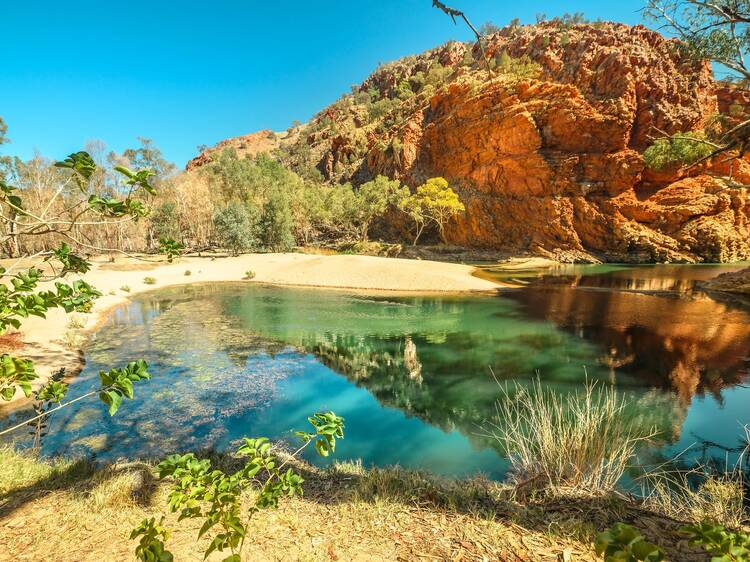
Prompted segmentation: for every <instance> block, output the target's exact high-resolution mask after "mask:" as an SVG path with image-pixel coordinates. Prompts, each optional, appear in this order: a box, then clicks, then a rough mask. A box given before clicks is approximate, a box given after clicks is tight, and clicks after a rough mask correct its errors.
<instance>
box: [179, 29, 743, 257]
mask: <svg viewBox="0 0 750 562" xmlns="http://www.w3.org/2000/svg"><path fill="white" fill-rule="evenodd" d="M678 46H679V45H678V43H677V42H676V41H675V40H670V39H666V38H664V37H663V36H661V35H660V34H659V33H657V32H654V31H651V30H649V29H647V28H645V27H642V26H635V27H630V26H626V25H621V24H611V23H601V24H592V25H585V24H582V25H563V24H560V23H554V22H550V23H543V24H538V25H533V26H515V27H508V28H505V29H503V30H501V31H500V32H498V33H496V34H494V35H493V36H492V37H491V38H489V41H488V44H487V46H486V49H485V52H486V54H487V55H488V56H490V57H492V59H491V61H492V64H493V65H495V66H496V69H495V71H494V72H493V73H492V75H489V74H488V72H487V70H486V67H485V64H484V63H483V62H481V61H479V60H477V57H478V55H479V53H478V52H476V47H474V52H473V53H472V51H471V50H470V46H467V45H465V44H461V43H450V44H448V45H445V46H443V47H441V48H438V49H435V50H433V51H429V52H427V53H425V54H423V55H419V56H416V57H409V58H407V59H403V60H401V61H397V62H395V63H391V64H390V65H386V66H384V67H382V68H380V69H378V70H377V71H376V72H375V73H374V74H373V75H372V76H371V77H370V78H368V80H366V81H365V82H364V83H363V84H362V86H361V87H360V88H359V91H358V92H356V93H355V94H353V95H352V96H349V97H348V98H344V99H343V100H340V101H339V102H337V103H336V104H334V105H332V106H331V107H329V108H327V109H326V110H325V111H324V112H321V114H319V115H318V116H316V117H315V118H314V119H313V120H312V122H311V123H310V124H309V125H308V126H307V128H306V129H305V130H303V131H302V133H301V134H300V135H299V137H298V138H296V139H294V140H293V141H290V142H288V143H287V147H288V149H289V152H290V153H292V152H293V153H301V152H302V151H301V150H299V147H300V146H301V147H303V148H304V153H305V154H309V158H310V159H312V161H313V163H314V164H315V165H317V167H318V169H319V170H320V171H321V172H322V174H323V175H324V177H325V179H327V180H328V181H352V182H353V183H355V184H358V183H361V182H363V181H367V180H368V179H370V178H372V177H374V176H375V175H377V174H384V175H387V176H390V177H393V178H399V179H401V180H402V181H404V182H405V183H407V184H408V185H410V186H412V187H414V186H416V185H418V184H420V183H421V182H423V181H424V180H425V179H427V178H429V177H433V176H443V177H445V178H447V179H448V180H449V182H450V183H451V185H452V186H453V187H454V189H455V190H456V191H457V192H458V193H459V196H460V198H461V200H462V201H463V203H464V205H465V207H466V212H465V213H464V214H463V215H461V216H459V217H457V218H456V219H455V220H454V221H453V222H452V223H451V224H450V225H449V226H448V228H447V238H448V241H449V242H452V243H454V244H458V245H463V246H467V247H473V248H486V249H495V250H503V251H511V252H529V253H535V254H541V255H545V256H552V257H556V258H558V259H602V260H609V261H628V262H633V261H638V262H642V261H684V262H699V261H734V260H740V259H748V258H750V236H749V235H750V227H749V226H748V217H749V215H750V200H749V199H748V195H747V191H746V190H745V189H743V188H736V187H729V186H730V185H734V184H735V183H736V182H747V183H750V163H748V162H744V161H741V162H735V163H733V164H731V165H730V164H729V163H727V162H724V161H720V162H708V163H705V164H703V165H701V166H698V167H695V168H691V169H686V168H684V167H683V168H679V167H675V168H674V169H667V170H659V171H655V170H649V169H647V168H646V166H645V164H644V158H643V151H644V150H645V149H646V148H647V147H648V145H649V144H650V143H651V142H652V140H653V137H654V136H659V135H662V134H673V133H677V132H682V131H695V130H701V129H703V128H704V127H706V126H707V125H708V124H710V123H713V122H714V121H715V120H714V119H713V118H714V117H715V116H716V114H717V113H718V112H719V111H722V112H725V113H727V114H728V115H732V116H734V117H733V118H734V119H735V120H736V119H739V118H740V117H742V116H744V115H745V112H746V108H747V107H748V101H749V100H750V95H748V93H747V92H745V91H744V90H740V89H737V88H729V87H726V86H719V85H717V84H716V83H715V82H714V80H713V77H712V73H711V68H710V66H709V64H708V63H696V62H693V61H691V60H689V59H688V58H686V57H685V56H683V54H682V52H681V50H680V49H679V48H678ZM436 76H437V77H439V79H440V80H441V81H440V82H439V83H436V82H435V77H436ZM404 84H406V85H407V86H408V88H410V89H411V88H412V87H413V90H414V91H415V94H416V95H413V96H412V95H411V90H410V91H409V92H406V93H407V94H409V95H404ZM362 99H364V101H361V100H362ZM370 103H373V104H378V103H379V104H380V105H379V106H378V107H377V110H378V111H377V112H376V111H373V110H372V107H373V106H372V105H368V104H370ZM362 104H365V106H366V107H368V108H370V109H369V111H370V113H369V115H370V116H369V120H368V113H367V111H368V110H365V109H363V107H364V106H363V105H362ZM379 113H382V115H380V114H379ZM748 113H750V111H748ZM373 116H374V117H373ZM727 120H728V119H727ZM283 144H284V142H283V141H282V145H283ZM295 147H297V149H295ZM202 156H203V155H202ZM202 156H201V157H202ZM201 157H199V158H201ZM193 162H196V161H193ZM191 165H194V164H193V163H191ZM725 176H732V178H733V180H734V181H732V182H729V181H727V179H726V177H725Z"/></svg>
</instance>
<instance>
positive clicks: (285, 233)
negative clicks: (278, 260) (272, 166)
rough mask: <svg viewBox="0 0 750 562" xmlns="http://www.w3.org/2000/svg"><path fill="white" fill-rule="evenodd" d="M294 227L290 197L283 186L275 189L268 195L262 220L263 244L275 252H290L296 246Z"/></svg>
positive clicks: (261, 233)
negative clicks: (282, 188)
mask: <svg viewBox="0 0 750 562" xmlns="http://www.w3.org/2000/svg"><path fill="white" fill-rule="evenodd" d="M293 227H294V224H293V222H292V212H291V209H290V205H289V198H288V197H287V195H286V194H285V193H284V192H283V191H282V190H281V188H276V189H273V190H272V191H271V192H270V193H269V195H268V200H267V201H266V204H265V206H264V207H263V216H262V218H261V220H260V226H259V230H260V237H261V240H262V241H263V245H264V246H265V247H266V248H268V249H269V250H272V251H274V252H288V251H289V250H291V249H292V248H294V235H293V234H292V228H293Z"/></svg>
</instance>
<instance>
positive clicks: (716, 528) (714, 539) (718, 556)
mask: <svg viewBox="0 0 750 562" xmlns="http://www.w3.org/2000/svg"><path fill="white" fill-rule="evenodd" d="M680 530H681V531H682V532H683V533H685V534H686V535H688V536H689V537H690V545H691V546H702V547H703V548H704V549H705V550H706V552H708V553H709V554H711V556H712V558H711V560H712V561H714V560H715V561H718V562H724V561H726V562H748V561H750V534H748V533H744V532H741V531H729V530H727V529H726V528H725V527H724V526H722V525H716V524H714V523H711V522H709V521H705V522H703V523H701V524H699V525H687V526H685V527H683V528H682V529H680Z"/></svg>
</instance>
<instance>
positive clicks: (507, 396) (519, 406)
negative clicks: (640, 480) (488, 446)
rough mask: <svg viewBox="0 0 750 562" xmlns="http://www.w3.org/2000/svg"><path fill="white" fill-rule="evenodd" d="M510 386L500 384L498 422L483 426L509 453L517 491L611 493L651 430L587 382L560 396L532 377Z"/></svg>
mask: <svg viewBox="0 0 750 562" xmlns="http://www.w3.org/2000/svg"><path fill="white" fill-rule="evenodd" d="M512 390H513V392H511V391H509V389H508V387H507V386H506V387H503V388H502V395H501V397H500V399H499V400H498V401H497V405H496V407H497V421H495V422H487V423H486V424H485V428H486V430H487V433H488V435H489V436H490V437H492V438H494V439H495V440H496V441H497V442H498V444H499V445H500V446H501V447H502V449H503V450H504V451H505V452H506V453H507V454H508V457H509V459H510V463H511V476H510V477H511V479H512V480H513V481H514V482H515V484H516V486H517V487H518V488H519V489H520V488H524V487H530V488H532V489H546V490H550V491H553V492H554V491H563V490H565V491H571V492H583V493H594V494H600V493H606V492H609V491H612V490H613V489H614V488H615V486H616V484H617V482H618V481H619V480H620V478H621V477H622V475H623V473H624V471H625V468H626V467H627V464H628V462H629V461H630V459H631V458H632V457H633V456H634V454H635V450H636V446H637V445H638V444H639V443H641V442H644V441H646V440H649V439H650V438H652V437H653V436H655V434H656V432H655V431H654V430H653V429H649V430H644V429H643V428H642V426H641V425H640V424H638V423H637V422H636V420H633V419H631V418H629V417H628V416H627V415H626V412H625V409H626V407H627V406H628V404H629V402H628V401H627V400H626V399H625V398H624V397H622V396H620V395H619V394H618V393H617V391H616V390H615V389H614V388H612V387H609V388H608V387H602V386H597V385H596V384H595V383H587V384H586V386H585V387H584V389H583V390H582V391H579V392H575V393H571V394H566V395H560V394H558V393H556V392H555V391H554V390H552V389H548V388H544V387H543V386H542V384H541V382H540V381H539V380H537V381H535V382H534V383H533V384H532V385H531V387H530V388H525V387H521V386H520V385H518V384H515V385H513V387H512Z"/></svg>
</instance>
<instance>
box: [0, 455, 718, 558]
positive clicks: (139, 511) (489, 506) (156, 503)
mask: <svg viewBox="0 0 750 562" xmlns="http://www.w3.org/2000/svg"><path fill="white" fill-rule="evenodd" d="M214 464H215V465H216V466H218V467H220V468H222V469H224V470H233V469H236V468H237V466H236V464H237V460H236V459H233V458H232V457H228V456H226V455H216V456H214ZM296 469H297V470H298V471H300V472H301V473H302V474H303V476H304V478H305V484H304V485H303V487H304V489H305V496H304V497H302V498H294V499H290V500H287V501H283V502H281V506H280V508H279V509H278V510H273V511H266V512H263V513H262V514H261V515H260V516H259V517H257V518H255V519H254V522H253V527H252V533H251V535H250V536H249V538H248V544H247V549H246V552H245V559H246V560H253V561H265V560H284V561H287V560H290V561H294V560H306V561H307V560H311V561H318V560H320V561H331V560H341V561H344V560H346V561H349V560H357V561H365V560H366V561H375V560H378V561H380V560H409V561H411V560H464V561H470V560H486V561H490V560H491V561H494V560H507V561H513V562H518V561H521V560H523V561H526V560H534V561H536V560H539V561H549V562H553V561H554V562H557V561H558V560H563V559H572V560H583V561H588V560H596V559H597V557H596V556H595V554H594V553H593V550H592V547H591V542H592V540H593V537H594V535H595V533H596V532H597V531H599V530H602V529H604V528H606V527H608V526H610V525H611V524H612V523H614V522H615V521H626V522H629V523H632V524H635V525H636V526H638V527H639V529H641V531H642V532H643V533H644V535H646V537H647V538H649V539H651V540H657V541H658V542H659V543H660V544H661V545H663V546H664V547H665V548H666V549H667V551H668V552H669V553H670V555H671V559H674V560H684V561H691V560H703V559H704V558H705V556H704V554H702V553H700V552H699V551H695V550H690V549H689V548H688V547H687V545H686V543H685V541H684V537H682V536H681V535H680V534H679V533H678V532H677V529H678V527H679V523H676V522H674V521H671V520H669V519H662V518H659V517H656V516H653V515H649V514H647V513H644V512H643V511H642V510H641V509H640V508H638V506H635V505H634V504H632V503H629V502H626V501H624V500H622V499H616V498H615V499H612V498H591V497H589V498H567V499H565V500H560V499H553V500H552V501H549V500H545V499H540V500H537V501H535V502H530V503H526V504H520V503H518V502H516V501H514V500H513V499H512V495H513V494H512V488H511V487H510V486H507V485H503V484H499V483H497V482H491V481H488V480H486V479H481V478H472V479H465V480H451V479H442V478H438V477H436V476H434V475H431V474H429V473H426V472H415V471H410V470H404V469H400V468H386V469H364V468H363V467H362V465H361V464H359V463H339V464H335V465H334V466H332V467H331V468H330V469H327V470H320V469H315V468H313V467H310V466H309V465H305V464H302V463H296ZM166 496H167V485H166V484H165V483H160V482H157V481H155V480H154V478H153V472H152V467H151V465H150V464H148V463H142V462H130V463H115V464H112V465H107V466H104V467H101V468H96V467H94V466H93V465H92V464H91V463H90V462H88V461H85V460H83V461H66V460H58V461H54V462H40V461H38V460H37V459H35V458H34V457H32V456H30V455H28V454H25V453H19V452H17V451H14V450H13V449H10V448H0V560H2V561H5V560H13V561H16V560H34V561H37V560H48V559H51V558H50V557H51V556H52V553H54V556H53V559H54V560H56V561H60V562H68V561H70V562H73V561H75V562H84V561H97V562H99V561H101V560H131V559H132V558H133V554H132V553H133V549H134V543H133V542H132V541H130V540H129V539H128V534H129V532H130V530H131V529H132V528H133V527H134V526H135V525H137V524H138V523H139V522H140V521H141V520H142V519H143V518H144V517H157V518H158V517H160V515H161V514H162V513H165V512H166ZM245 500H246V501H247V502H250V501H251V500H252V494H251V493H250V494H248V496H247V497H246V498H245ZM166 524H167V526H168V527H169V528H171V529H172V531H173V532H172V536H171V538H170V540H169V542H168V546H169V548H170V550H171V551H172V552H173V553H174V554H175V560H180V561H185V560H194V561H196V562H197V561H199V560H201V559H202V552H203V550H204V549H205V547H206V546H207V543H208V539H206V538H204V539H202V540H201V541H198V542H196V539H195V537H196V535H197V531H198V528H199V527H200V524H201V522H200V521H191V520H185V521H181V522H178V521H177V518H176V516H175V515H173V514H169V515H168V516H167V519H166ZM220 559H221V557H220V556H215V557H211V558H209V560H210V561H213V560H220Z"/></svg>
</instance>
